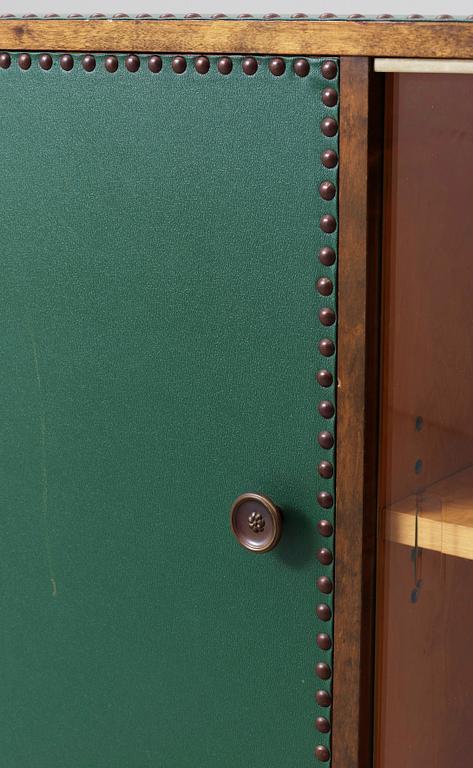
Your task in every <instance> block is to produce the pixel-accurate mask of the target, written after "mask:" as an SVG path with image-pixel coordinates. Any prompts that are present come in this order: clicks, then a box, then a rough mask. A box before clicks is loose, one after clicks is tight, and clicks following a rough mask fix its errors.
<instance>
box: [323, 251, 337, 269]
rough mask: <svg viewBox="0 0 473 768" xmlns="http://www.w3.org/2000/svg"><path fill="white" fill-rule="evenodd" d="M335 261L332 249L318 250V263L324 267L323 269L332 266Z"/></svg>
mask: <svg viewBox="0 0 473 768" xmlns="http://www.w3.org/2000/svg"><path fill="white" fill-rule="evenodd" d="M335 259H336V255H335V251H334V250H333V248H330V247H328V246H325V248H321V249H320V251H319V261H320V263H321V264H323V265H324V267H331V266H332V265H333V264H335Z"/></svg>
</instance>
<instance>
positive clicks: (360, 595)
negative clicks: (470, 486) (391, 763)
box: [332, 58, 383, 768]
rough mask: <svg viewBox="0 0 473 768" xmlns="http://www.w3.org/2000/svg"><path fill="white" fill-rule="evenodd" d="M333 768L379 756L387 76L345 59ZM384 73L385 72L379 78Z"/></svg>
mask: <svg viewBox="0 0 473 768" xmlns="http://www.w3.org/2000/svg"><path fill="white" fill-rule="evenodd" d="M340 75H341V83H340V198H339V199H340V212H339V221H340V229H339V295H338V301H339V318H338V321H339V325H338V329H339V332H338V356H337V360H338V392H337V414H338V415H337V424H338V426H337V516H336V526H337V528H336V531H337V538H336V558H335V613H334V619H335V624H334V635H335V640H334V708H333V748H332V751H333V767H334V768H361V767H363V768H366V766H368V765H369V764H370V761H371V733H372V673H373V636H372V635H373V609H374V599H373V592H374V583H375V550H376V456H377V370H378V365H377V352H378V332H377V325H378V298H377V296H378V289H377V285H378V251H379V241H380V225H381V160H382V114H383V99H382V83H383V80H382V76H377V75H374V74H373V73H372V71H371V64H370V62H369V61H368V60H367V59H364V58H353V59H342V60H341V70H340ZM379 78H381V79H379Z"/></svg>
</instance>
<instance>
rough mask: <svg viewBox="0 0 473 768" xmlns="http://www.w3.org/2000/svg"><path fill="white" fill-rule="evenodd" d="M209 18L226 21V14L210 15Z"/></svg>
mask: <svg viewBox="0 0 473 768" xmlns="http://www.w3.org/2000/svg"><path fill="white" fill-rule="evenodd" d="M210 18H211V19H226V18H227V14H226V13H214V14H212V16H211V17H210Z"/></svg>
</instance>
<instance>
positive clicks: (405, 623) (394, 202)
mask: <svg viewBox="0 0 473 768" xmlns="http://www.w3.org/2000/svg"><path fill="white" fill-rule="evenodd" d="M386 83H387V110H386V151H385V162H386V165H385V185H386V186H385V224H384V246H383V258H382V274H383V278H382V279H383V297H382V305H383V307H382V316H383V320H382V328H383V331H382V394H381V445H380V482H379V488H380V490H379V521H380V529H379V542H380V543H379V552H378V563H379V566H378V607H377V633H378V634H377V638H378V639H377V686H376V706H377V717H376V729H375V730H376V748H375V749H376V759H375V765H376V768H400V767H402V768H453V767H455V768H467V766H468V767H469V766H471V750H472V748H473V728H472V724H473V652H472V651H473V599H472V596H473V245H472V243H473V77H471V76H469V75H443V74H442V75H440V74H395V75H390V76H388V77H387V80H386Z"/></svg>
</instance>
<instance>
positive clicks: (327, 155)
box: [322, 149, 338, 168]
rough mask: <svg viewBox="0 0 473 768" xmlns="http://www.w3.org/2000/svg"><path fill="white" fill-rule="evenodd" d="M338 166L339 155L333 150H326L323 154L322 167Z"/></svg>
mask: <svg viewBox="0 0 473 768" xmlns="http://www.w3.org/2000/svg"><path fill="white" fill-rule="evenodd" d="M337 164H338V155H337V153H336V152H334V151H333V149H325V150H324V151H323V152H322V165H323V166H325V168H335V167H336V166H337Z"/></svg>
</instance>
